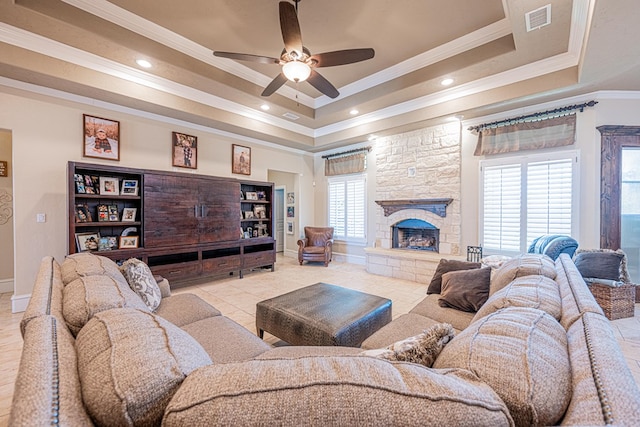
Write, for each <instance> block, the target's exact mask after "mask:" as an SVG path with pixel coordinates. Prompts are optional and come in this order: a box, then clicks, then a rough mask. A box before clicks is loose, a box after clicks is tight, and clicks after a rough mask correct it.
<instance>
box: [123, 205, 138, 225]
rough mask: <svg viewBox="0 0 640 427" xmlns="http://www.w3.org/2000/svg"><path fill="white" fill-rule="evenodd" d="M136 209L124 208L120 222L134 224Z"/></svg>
mask: <svg viewBox="0 0 640 427" xmlns="http://www.w3.org/2000/svg"><path fill="white" fill-rule="evenodd" d="M137 212H138V208H124V209H123V210H122V222H135V220H136V213H137Z"/></svg>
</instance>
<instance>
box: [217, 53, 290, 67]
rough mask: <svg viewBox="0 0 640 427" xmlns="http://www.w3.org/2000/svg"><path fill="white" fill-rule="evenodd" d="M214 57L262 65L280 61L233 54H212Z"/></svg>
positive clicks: (265, 57)
mask: <svg viewBox="0 0 640 427" xmlns="http://www.w3.org/2000/svg"><path fill="white" fill-rule="evenodd" d="M213 55H214V56H219V57H221V58H229V59H237V60H238V61H251V62H260V63H262V64H279V63H280V60H279V59H276V58H270V57H268V56H260V55H250V54H248V53H233V52H219V51H215V52H213Z"/></svg>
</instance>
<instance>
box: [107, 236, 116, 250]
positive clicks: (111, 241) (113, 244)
mask: <svg viewBox="0 0 640 427" xmlns="http://www.w3.org/2000/svg"><path fill="white" fill-rule="evenodd" d="M107 239H108V240H109V249H118V236H109V237H107Z"/></svg>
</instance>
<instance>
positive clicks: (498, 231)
mask: <svg viewBox="0 0 640 427" xmlns="http://www.w3.org/2000/svg"><path fill="white" fill-rule="evenodd" d="M577 165H578V155H577V152H575V151H571V152H562V153H555V154H551V155H549V154H547V155H537V156H526V157H523V156H518V157H509V158H503V159H499V160H490V161H489V160H488V161H482V162H481V165H480V170H481V175H482V176H481V183H482V185H481V191H482V194H481V197H480V203H481V204H482V206H481V209H480V212H482V220H481V227H480V228H481V230H482V239H481V240H482V242H483V243H482V246H483V247H484V248H485V249H487V250H488V251H494V252H503V253H509V252H513V253H520V252H526V251H527V248H528V247H529V245H530V244H531V242H532V241H533V239H535V238H536V237H538V236H541V235H543V234H567V235H571V236H574V237H575V234H576V230H577V229H578V227H577V215H576V212H577V209H575V206H576V203H577V202H576V199H577V194H578V189H577V185H578V180H577V179H576V176H577V169H578V167H577Z"/></svg>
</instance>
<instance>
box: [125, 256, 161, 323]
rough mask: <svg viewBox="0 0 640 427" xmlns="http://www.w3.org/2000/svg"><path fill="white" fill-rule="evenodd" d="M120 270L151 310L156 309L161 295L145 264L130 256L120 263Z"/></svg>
mask: <svg viewBox="0 0 640 427" xmlns="http://www.w3.org/2000/svg"><path fill="white" fill-rule="evenodd" d="M120 270H121V271H122V274H123V276H124V277H125V279H127V282H128V283H129V286H130V287H131V289H133V291H134V292H135V293H136V294H138V296H140V298H142V301H144V303H145V304H146V305H147V307H149V309H150V310H151V311H156V310H157V308H158V306H159V305H160V301H161V300H162V295H161V293H160V287H159V286H158V283H157V282H156V279H155V278H154V277H153V273H151V270H150V269H149V267H148V266H147V264H145V263H144V262H142V261H140V260H139V259H136V258H131V259H128V260H126V261H125V262H124V263H122V267H120Z"/></svg>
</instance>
